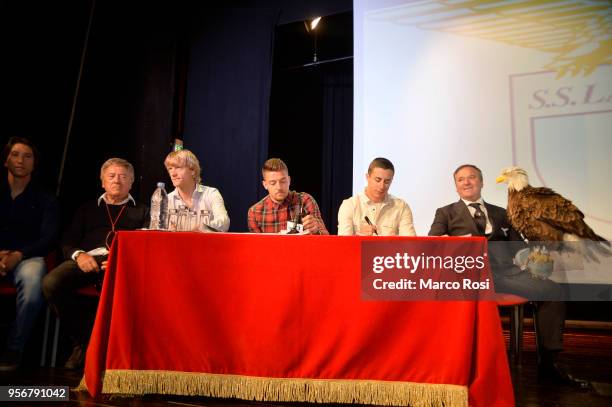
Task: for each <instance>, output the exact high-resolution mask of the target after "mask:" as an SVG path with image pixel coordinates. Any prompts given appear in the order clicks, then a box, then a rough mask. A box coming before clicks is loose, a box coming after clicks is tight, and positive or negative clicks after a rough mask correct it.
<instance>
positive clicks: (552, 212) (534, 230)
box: [495, 167, 612, 255]
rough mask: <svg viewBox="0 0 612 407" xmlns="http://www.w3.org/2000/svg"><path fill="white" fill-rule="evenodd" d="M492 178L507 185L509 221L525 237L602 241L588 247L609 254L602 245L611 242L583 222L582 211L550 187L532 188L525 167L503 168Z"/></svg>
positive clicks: (557, 240) (550, 240) (558, 240)
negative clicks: (497, 175)
mask: <svg viewBox="0 0 612 407" xmlns="http://www.w3.org/2000/svg"><path fill="white" fill-rule="evenodd" d="M495 181H496V182H497V183H501V182H505V183H507V184H508V207H507V208H506V212H507V214H508V220H509V221H510V224H511V225H512V227H513V228H514V229H515V230H516V231H517V232H519V233H521V234H522V235H523V237H524V238H525V239H527V240H529V241H540V242H560V241H581V240H593V241H597V242H601V244H597V245H592V246H591V245H589V246H591V247H590V248H592V249H594V250H596V251H598V252H600V253H601V254H606V255H610V254H612V252H611V251H610V250H609V249H608V248H605V247H603V246H602V244H603V245H605V246H607V247H610V242H608V241H607V240H606V239H605V238H603V237H601V236H599V235H597V234H596V233H595V232H594V231H593V229H591V228H590V227H589V225H587V224H586V222H585V221H584V214H583V213H582V211H581V210H580V209H578V208H577V207H576V205H574V204H573V203H572V201H570V200H569V199H567V198H564V197H563V196H561V195H560V194H558V193H556V192H555V191H553V190H552V189H550V188H545V187H532V186H531V185H529V178H528V177H527V172H526V171H525V170H524V169H522V168H520V167H509V168H505V169H503V170H502V172H501V174H500V175H499V177H497V178H496V180H495Z"/></svg>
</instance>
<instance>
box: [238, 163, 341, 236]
mask: <svg viewBox="0 0 612 407" xmlns="http://www.w3.org/2000/svg"><path fill="white" fill-rule="evenodd" d="M261 173H262V175H263V182H262V184H263V187H264V188H265V189H266V190H267V191H268V196H266V197H265V198H264V199H262V200H261V201H259V202H257V203H256V204H255V205H253V206H251V207H250V208H249V216H248V218H249V231H251V232H254V233H279V232H281V231H286V230H287V221H291V222H295V221H296V220H299V217H300V215H301V222H298V223H301V224H302V225H303V228H304V232H305V233H310V234H315V235H328V234H329V232H328V231H327V229H326V228H325V223H323V220H322V219H321V211H320V210H319V206H318V205H317V202H316V201H315V200H314V198H313V197H312V196H311V195H310V194H307V193H306V192H296V191H290V190H289V186H290V184H291V177H290V176H289V169H288V168H287V165H286V164H285V163H284V162H283V160H281V159H280V158H270V159H269V160H268V161H266V162H265V163H264V165H263V168H262V169H261Z"/></svg>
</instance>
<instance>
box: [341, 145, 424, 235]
mask: <svg viewBox="0 0 612 407" xmlns="http://www.w3.org/2000/svg"><path fill="white" fill-rule="evenodd" d="M394 175H395V168H394V167H393V164H392V163H391V161H389V160H388V159H386V158H382V157H379V158H375V159H374V160H372V162H371V163H370V166H369V167H368V173H367V174H366V182H367V185H366V187H365V189H364V191H363V192H360V193H358V194H357V195H354V196H352V197H350V198H349V199H345V200H344V201H343V202H342V205H341V206H340V210H339V211H338V235H345V236H351V235H359V236H371V235H380V236H416V231H415V230H414V225H413V222H412V211H411V210H410V207H409V206H408V204H407V203H406V202H405V201H404V200H403V199H400V198H397V197H395V196H393V195H391V194H390V193H389V188H390V187H391V183H392V182H393V176H394Z"/></svg>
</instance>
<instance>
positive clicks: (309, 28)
mask: <svg viewBox="0 0 612 407" xmlns="http://www.w3.org/2000/svg"><path fill="white" fill-rule="evenodd" d="M320 22H321V17H316V18H313V19H312V20H310V21H308V20H306V21H304V26H305V27H306V32H308V34H312V36H313V38H314V53H313V56H312V62H314V63H316V62H317V27H318V26H319V23H320Z"/></svg>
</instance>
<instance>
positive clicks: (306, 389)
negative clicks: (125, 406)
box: [77, 370, 468, 407]
mask: <svg viewBox="0 0 612 407" xmlns="http://www.w3.org/2000/svg"><path fill="white" fill-rule="evenodd" d="M77 390H87V386H86V384H85V378H83V380H81V383H80V384H79V387H78V388H77ZM102 393H103V394H122V395H144V394H175V395H181V396H207V397H221V398H239V399H243V400H258V401H282V402H290V401H296V402H309V403H347V404H354V403H358V404H377V405H386V406H415V407H417V406H418V407H426V406H427V407H428V406H450V407H455V406H457V407H467V405H468V389H467V387H466V386H459V385H455V384H430V383H413V382H388V381H378V380H320V379H298V378H270V377H253V376H238V375H221V374H210V373H191V372H172V371H163V370H107V371H106V372H105V373H104V379H103V385H102Z"/></svg>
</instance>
